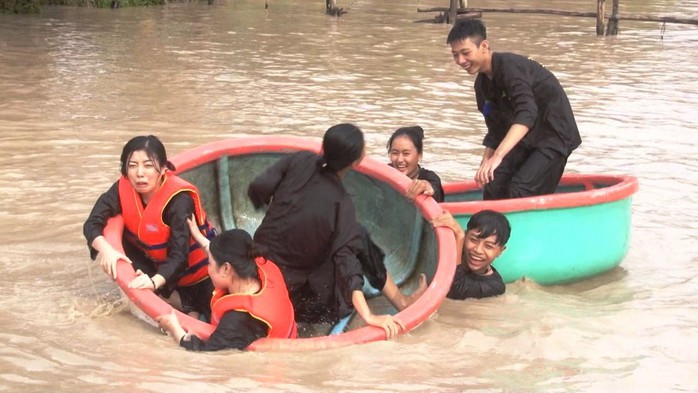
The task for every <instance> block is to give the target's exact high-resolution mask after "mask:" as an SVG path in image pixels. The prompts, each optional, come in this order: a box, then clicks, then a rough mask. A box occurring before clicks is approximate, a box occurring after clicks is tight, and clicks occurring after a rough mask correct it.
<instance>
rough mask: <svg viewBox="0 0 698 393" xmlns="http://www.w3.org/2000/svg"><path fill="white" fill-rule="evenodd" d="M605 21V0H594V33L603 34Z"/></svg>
mask: <svg viewBox="0 0 698 393" xmlns="http://www.w3.org/2000/svg"><path fill="white" fill-rule="evenodd" d="M605 21H606V0H596V35H603V30H604V22H605Z"/></svg>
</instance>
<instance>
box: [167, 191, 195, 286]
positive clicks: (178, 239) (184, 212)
mask: <svg viewBox="0 0 698 393" xmlns="http://www.w3.org/2000/svg"><path fill="white" fill-rule="evenodd" d="M193 212H194V200H193V199H192V197H191V195H190V194H189V193H188V192H180V193H179V194H177V195H175V196H174V197H173V198H172V199H171V200H170V202H169V203H168V204H167V206H166V207H165V210H164V212H163V217H162V219H163V221H164V222H165V224H167V225H168V226H169V227H170V237H169V239H167V259H165V262H164V263H162V264H160V265H159V266H158V274H159V275H161V276H162V277H163V278H164V279H165V285H167V287H168V288H169V289H174V288H175V287H176V286H177V281H178V280H179V277H180V276H181V274H182V272H184V271H185V270H186V269H187V267H188V266H189V240H190V237H191V233H190V232H189V224H187V218H188V217H191V215H192V213H193Z"/></svg>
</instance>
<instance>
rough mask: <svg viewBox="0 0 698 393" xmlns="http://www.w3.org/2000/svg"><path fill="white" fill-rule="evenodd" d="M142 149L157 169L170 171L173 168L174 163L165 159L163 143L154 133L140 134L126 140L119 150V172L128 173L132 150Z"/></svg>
mask: <svg viewBox="0 0 698 393" xmlns="http://www.w3.org/2000/svg"><path fill="white" fill-rule="evenodd" d="M139 150H143V151H144V152H145V154H146V155H147V156H148V158H149V159H151V160H152V161H153V162H154V163H155V164H156V166H157V167H158V169H159V170H160V171H162V169H163V168H167V169H169V170H171V171H174V170H175V166H174V164H172V163H171V162H169V161H168V160H167V153H166V152H165V145H163V144H162V142H160V139H158V138H157V137H156V136H154V135H147V136H146V135H141V136H137V137H135V138H132V139H131V140H130V141H128V142H126V145H124V149H123V150H122V151H121V174H122V175H124V176H126V175H127V173H128V160H130V159H131V155H133V152H136V151H139Z"/></svg>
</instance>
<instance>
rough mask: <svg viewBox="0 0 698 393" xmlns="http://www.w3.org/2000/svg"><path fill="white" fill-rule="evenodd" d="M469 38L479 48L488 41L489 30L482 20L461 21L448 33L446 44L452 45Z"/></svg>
mask: <svg viewBox="0 0 698 393" xmlns="http://www.w3.org/2000/svg"><path fill="white" fill-rule="evenodd" d="M468 38H470V40H471V41H472V42H473V43H474V44H475V45H477V46H480V43H481V42H482V41H483V40H486V39H487V28H486V27H485V24H484V23H482V21H481V20H480V19H461V20H459V21H458V22H456V24H455V25H453V28H451V31H450V32H449V33H448V38H446V44H449V45H450V44H452V43H454V42H457V41H463V40H465V39H468Z"/></svg>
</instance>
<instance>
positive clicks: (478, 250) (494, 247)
mask: <svg viewBox="0 0 698 393" xmlns="http://www.w3.org/2000/svg"><path fill="white" fill-rule="evenodd" d="M479 235H480V231H479V230H476V229H472V230H470V231H467V232H466V233H465V244H464V245H463V253H464V254H465V263H466V264H467V265H468V268H470V270H471V271H473V272H476V273H483V272H484V271H487V267H488V266H490V265H491V264H492V262H494V260H495V259H497V257H499V256H500V255H502V251H504V249H505V248H506V247H504V246H500V245H498V244H497V235H496V234H493V235H490V236H489V237H486V238H484V239H482V238H480V237H479Z"/></svg>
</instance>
